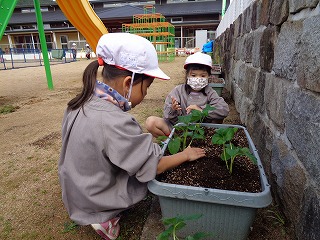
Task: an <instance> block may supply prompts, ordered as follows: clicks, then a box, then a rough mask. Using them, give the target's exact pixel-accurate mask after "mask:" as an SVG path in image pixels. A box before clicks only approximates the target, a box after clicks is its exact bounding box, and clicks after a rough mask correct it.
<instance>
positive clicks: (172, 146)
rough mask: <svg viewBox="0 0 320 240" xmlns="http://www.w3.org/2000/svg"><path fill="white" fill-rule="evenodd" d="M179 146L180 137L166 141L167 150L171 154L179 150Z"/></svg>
mask: <svg viewBox="0 0 320 240" xmlns="http://www.w3.org/2000/svg"><path fill="white" fill-rule="evenodd" d="M180 146H181V138H180V137H175V138H173V139H171V141H170V142H169V143H168V150H169V152H170V153H171V154H176V153H177V152H179V149H180Z"/></svg>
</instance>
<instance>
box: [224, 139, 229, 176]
mask: <svg viewBox="0 0 320 240" xmlns="http://www.w3.org/2000/svg"><path fill="white" fill-rule="evenodd" d="M223 156H224V161H225V162H226V166H227V169H228V170H229V166H228V160H227V157H226V145H225V144H223Z"/></svg>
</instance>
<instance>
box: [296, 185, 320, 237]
mask: <svg viewBox="0 0 320 240" xmlns="http://www.w3.org/2000/svg"><path fill="white" fill-rule="evenodd" d="M303 203H304V204H303V209H302V213H301V215H300V218H299V219H298V227H297V228H296V235H297V237H298V239H299V240H305V239H319V236H320V193H319V185H318V186H312V185H311V186H310V187H308V188H307V189H306V190H305V192H304V199H303Z"/></svg>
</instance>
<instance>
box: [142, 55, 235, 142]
mask: <svg viewBox="0 0 320 240" xmlns="http://www.w3.org/2000/svg"><path fill="white" fill-rule="evenodd" d="M211 68H212V60H211V57H210V56H209V55H207V54H204V53H200V52H197V53H195V54H193V55H190V56H189V57H187V59H186V61H185V64H184V69H185V70H186V82H185V84H181V85H178V86H176V87H175V88H174V89H173V90H172V91H171V92H170V93H169V95H168V96H167V98H166V100H165V105H164V117H163V118H160V117H155V116H150V117H148V118H147V121H146V128H147V129H148V131H149V132H150V133H152V135H153V136H155V137H158V136H163V135H166V136H168V135H169V134H170V132H171V130H172V128H173V126H174V125H175V124H176V123H177V121H178V116H183V115H187V114H189V113H190V112H191V111H192V110H193V109H195V110H200V111H202V109H204V108H205V106H206V105H207V104H209V105H211V106H212V107H214V108H215V109H214V110H212V111H210V112H209V116H208V117H207V118H206V119H205V120H204V122H209V123H222V122H223V119H224V118H225V117H226V116H228V114H229V106H228V104H227V103H226V102H225V101H224V99H223V98H222V97H219V95H218V94H217V92H216V91H215V90H214V89H213V88H212V87H210V86H209V85H208V78H209V76H210V74H211Z"/></svg>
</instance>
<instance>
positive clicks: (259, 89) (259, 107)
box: [253, 72, 266, 114]
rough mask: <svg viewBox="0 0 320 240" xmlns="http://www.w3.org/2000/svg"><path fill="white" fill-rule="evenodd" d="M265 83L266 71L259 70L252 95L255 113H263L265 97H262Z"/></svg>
mask: <svg viewBox="0 0 320 240" xmlns="http://www.w3.org/2000/svg"><path fill="white" fill-rule="evenodd" d="M265 85H266V73H264V72H260V73H259V76H258V78H257V83H256V91H255V92H254V95H253V104H254V106H255V109H256V111H257V113H259V114H263V113H265V108H266V106H265V99H264V98H265V94H264V89H265Z"/></svg>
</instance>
